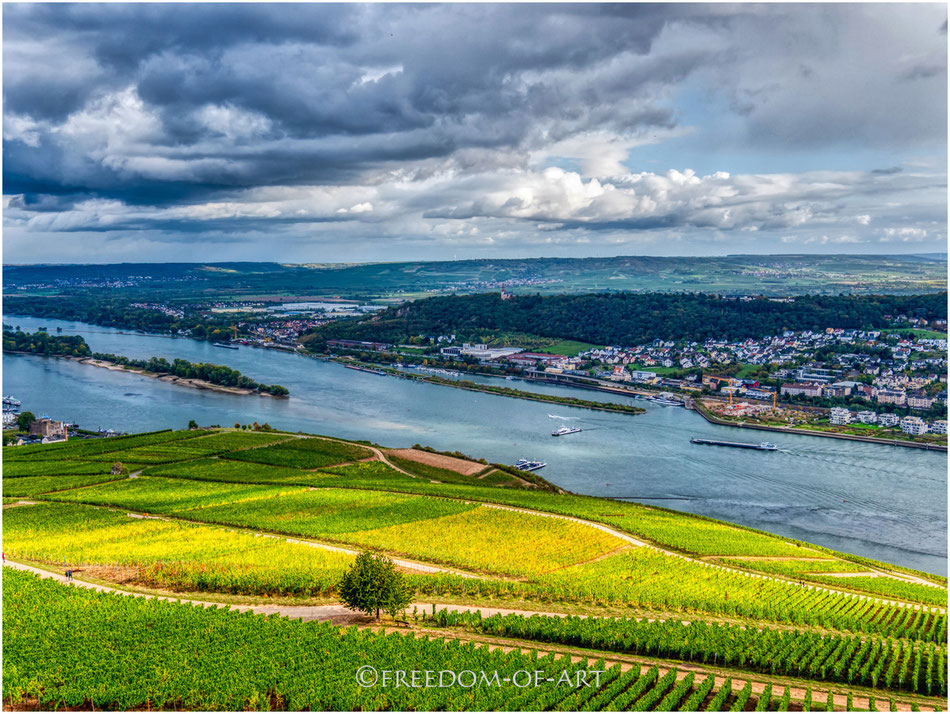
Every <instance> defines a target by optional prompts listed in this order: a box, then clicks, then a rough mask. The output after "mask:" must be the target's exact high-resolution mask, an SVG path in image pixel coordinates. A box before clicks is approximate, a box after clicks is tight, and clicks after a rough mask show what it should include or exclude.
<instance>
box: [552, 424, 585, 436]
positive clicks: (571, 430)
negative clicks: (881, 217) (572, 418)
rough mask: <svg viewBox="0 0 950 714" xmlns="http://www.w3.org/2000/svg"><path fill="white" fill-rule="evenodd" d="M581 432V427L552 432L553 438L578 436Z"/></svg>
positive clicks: (568, 427) (567, 427) (569, 427)
mask: <svg viewBox="0 0 950 714" xmlns="http://www.w3.org/2000/svg"><path fill="white" fill-rule="evenodd" d="M579 431H583V429H581V428H580V427H579V426H562V427H561V428H560V429H558V430H557V431H552V432H551V436H565V435H567V434H576V433H577V432H579Z"/></svg>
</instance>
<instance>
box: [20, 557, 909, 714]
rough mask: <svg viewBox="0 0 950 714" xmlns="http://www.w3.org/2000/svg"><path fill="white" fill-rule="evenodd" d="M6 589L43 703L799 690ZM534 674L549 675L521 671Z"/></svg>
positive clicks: (528, 705)
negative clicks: (433, 681) (386, 678)
mask: <svg viewBox="0 0 950 714" xmlns="http://www.w3.org/2000/svg"><path fill="white" fill-rule="evenodd" d="M3 597H4V624H5V627H4V629H3V646H4V653H5V662H4V668H3V692H4V699H5V701H7V702H8V703H10V704H12V705H24V704H27V705H32V706H33V707H34V708H42V709H52V708H58V707H91V708H110V709H125V710H128V709H138V708H141V709H145V708H148V709H152V708H172V707H174V708H176V709H186V710H242V709H252V710H253V709H258V710H260V709H264V710H271V709H282V710H291V711H295V710H303V709H308V710H324V711H354V710H359V711H381V710H396V711H433V710H455V711H461V710H473V711H499V710H501V711H624V710H625V711H653V710H655V711H700V710H702V711H743V710H749V709H752V708H754V709H756V710H759V711H765V710H769V711H787V710H789V709H790V703H791V702H790V692H789V690H788V688H786V689H785V691H784V694H783V695H782V696H781V697H774V696H773V689H772V687H771V686H768V687H766V688H765V690H764V691H762V693H761V694H758V695H755V694H753V687H752V683H751V682H746V683H745V684H744V685H743V686H741V687H733V686H732V680H730V679H727V680H726V681H725V682H723V683H722V684H721V685H720V686H718V687H717V686H716V680H715V678H714V677H712V676H711V675H709V676H697V675H696V674H695V673H693V672H689V673H680V672H678V671H677V669H675V668H667V669H660V668H659V667H658V666H647V667H643V666H632V667H629V666H628V667H627V668H623V667H622V666H621V665H618V664H614V665H610V666H609V665H608V664H607V663H605V662H604V661H603V660H597V661H591V660H585V659H580V660H579V661H572V658H570V657H569V656H566V655H564V656H561V657H557V656H556V655H554V654H547V655H539V654H538V652H537V651H531V652H529V653H525V652H522V651H519V650H514V651H509V652H502V651H500V650H498V649H494V650H490V649H488V648H487V647H485V646H484V645H476V644H471V643H469V644H461V643H459V642H458V641H457V640H449V641H445V640H441V639H429V638H416V637H412V636H409V635H407V634H402V633H389V634H386V633H385V632H379V633H377V632H372V631H368V630H357V629H355V628H350V629H347V630H343V631H341V630H339V629H337V628H335V627H333V626H330V625H327V624H323V625H313V624H303V623H300V622H295V621H292V620H289V619H287V618H278V617H263V616H259V615H250V614H238V613H235V612H228V611H226V610H220V609H214V608H211V609H205V608H198V607H193V606H190V605H184V604H177V603H170V602H162V601H156V600H143V599H140V598H129V597H122V596H117V595H111V594H104V593H94V592H91V591H87V590H82V589H77V588H65V587H63V586H61V585H59V584H56V583H52V582H50V581H48V580H40V579H38V578H36V577H35V576H33V575H30V574H25V573H20V572H10V573H8V574H6V576H5V577H4V578H3ZM51 632H55V633H57V635H56V637H55V638H51V637H49V633H51ZM235 643H241V644H242V646H240V647H235ZM197 651H200V652H202V653H203V654H204V656H201V657H195V652H197ZM367 665H369V666H371V667H373V668H374V671H375V672H376V679H375V680H373V678H372V673H367V674H369V676H368V677H365V674H364V677H365V678H364V679H363V680H361V681H362V682H364V683H367V682H370V683H372V682H374V681H375V682H376V684H375V685H372V684H371V685H368V686H360V685H359V684H358V683H357V677H356V675H357V672H358V671H359V670H360V668H361V667H365V666H367ZM413 668H418V669H419V670H431V671H433V672H440V671H448V672H452V673H462V672H472V673H473V674H472V676H473V677H474V679H472V678H471V677H464V678H463V677H462V675H461V674H459V675H455V681H454V682H453V681H451V680H449V681H447V686H444V687H436V686H433V687H417V688H413V687H393V686H381V685H380V684H378V683H379V682H380V681H381V679H380V677H379V673H380V672H393V671H397V670H402V671H405V670H406V669H413ZM594 671H597V672H601V674H599V675H597V676H596V677H595V676H594V675H593V672H594ZM476 673H478V674H476ZM482 673H484V676H483V678H482V677H481V675H482ZM496 673H497V679H496ZM534 677H537V681H538V686H527V685H526V684H521V686H518V685H517V684H516V682H522V683H525V682H527V683H531V682H533V678H534ZM495 682H497V684H494V683H495ZM559 682H560V683H561V684H560V685H559V684H558V683H559ZM828 699H829V700H830V699H831V695H830V694H829V695H828ZM812 700H813V696H812V690H811V689H809V690H808V692H807V694H806V702H805V703H807V704H809V705H810V706H808V707H807V708H808V709H811V710H816V711H818V710H823V709H825V708H826V707H825V706H823V705H822V702H821V701H817V702H815V701H812ZM848 700H849V701H851V700H852V697H851V696H850V695H849V696H848ZM892 701H893V700H892ZM796 704H798V708H802V703H798V702H796ZM830 708H834V707H833V706H832V707H830Z"/></svg>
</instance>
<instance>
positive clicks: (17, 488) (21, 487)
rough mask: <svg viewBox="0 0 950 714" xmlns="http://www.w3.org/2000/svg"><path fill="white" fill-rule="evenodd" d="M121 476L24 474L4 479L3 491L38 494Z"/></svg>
mask: <svg viewBox="0 0 950 714" xmlns="http://www.w3.org/2000/svg"><path fill="white" fill-rule="evenodd" d="M121 478H125V477H124V476H111V475H109V474H108V473H104V474H79V475H76V476H24V477H21V478H13V479H10V480H9V481H4V483H3V493H4V494H5V495H7V496H38V495H39V494H41V493H50V492H52V491H63V490H68V489H71V488H79V487H80V486H89V485H91V484H97V483H105V482H108V481H115V480H116V479H121Z"/></svg>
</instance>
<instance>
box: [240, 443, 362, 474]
mask: <svg viewBox="0 0 950 714" xmlns="http://www.w3.org/2000/svg"><path fill="white" fill-rule="evenodd" d="M372 455H373V452H372V451H370V450H369V449H367V448H365V447H362V446H357V445H356V444H347V443H344V442H339V441H330V440H328V439H290V440H288V441H284V442H281V443H280V444H275V445H274V446H266V447H264V448H262V449H253V450H250V451H242V452H236V453H232V454H230V455H229V458H232V459H238V460H240V461H253V462H254V463H257V464H270V465H271V466H290V467H292V468H297V469H317V468H320V467H321V466H330V465H332V464H341V463H344V462H346V461H359V460H360V459H366V458H369V457H371V456H372Z"/></svg>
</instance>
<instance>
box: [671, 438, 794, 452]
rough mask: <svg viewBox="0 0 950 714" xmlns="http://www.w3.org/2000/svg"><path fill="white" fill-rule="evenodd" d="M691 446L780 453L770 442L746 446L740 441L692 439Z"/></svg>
mask: <svg viewBox="0 0 950 714" xmlns="http://www.w3.org/2000/svg"><path fill="white" fill-rule="evenodd" d="M689 443H691V444H703V445H706V446H731V447H733V448H736V449H756V450H758V451H778V447H777V446H776V445H775V444H773V443H771V442H768V441H763V442H761V443H758V444H744V443H742V442H740V441H716V440H715V439H697V438H695V437H694V438H692V439H690V440H689Z"/></svg>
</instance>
